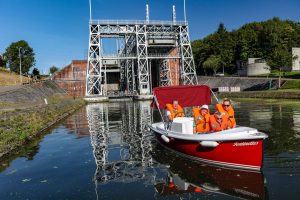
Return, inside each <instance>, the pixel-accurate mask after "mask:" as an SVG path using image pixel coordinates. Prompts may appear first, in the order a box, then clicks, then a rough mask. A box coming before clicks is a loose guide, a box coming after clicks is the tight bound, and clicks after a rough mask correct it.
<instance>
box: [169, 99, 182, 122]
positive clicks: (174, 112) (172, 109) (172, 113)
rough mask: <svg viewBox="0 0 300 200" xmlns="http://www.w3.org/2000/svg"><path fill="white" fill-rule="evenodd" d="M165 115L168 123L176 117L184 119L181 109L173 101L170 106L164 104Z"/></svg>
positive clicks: (175, 101) (176, 102)
mask: <svg viewBox="0 0 300 200" xmlns="http://www.w3.org/2000/svg"><path fill="white" fill-rule="evenodd" d="M166 109H167V111H166V115H167V117H168V119H169V121H170V122H172V121H173V119H174V118H176V117H184V112H183V109H182V107H181V106H180V105H179V103H178V100H173V102H172V104H166Z"/></svg>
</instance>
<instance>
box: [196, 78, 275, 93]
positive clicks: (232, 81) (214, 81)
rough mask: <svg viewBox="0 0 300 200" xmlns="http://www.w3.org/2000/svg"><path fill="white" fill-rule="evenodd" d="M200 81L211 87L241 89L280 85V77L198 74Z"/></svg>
mask: <svg viewBox="0 0 300 200" xmlns="http://www.w3.org/2000/svg"><path fill="white" fill-rule="evenodd" d="M198 82H199V84H200V85H208V86H209V87H211V88H219V87H229V88H230V87H240V89H241V91H253V90H265V89H270V88H277V86H278V79H272V78H248V77H209V76H198Z"/></svg>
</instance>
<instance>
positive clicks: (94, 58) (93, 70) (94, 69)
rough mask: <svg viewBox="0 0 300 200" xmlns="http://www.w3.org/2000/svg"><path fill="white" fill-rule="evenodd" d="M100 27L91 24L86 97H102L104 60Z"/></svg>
mask: <svg viewBox="0 0 300 200" xmlns="http://www.w3.org/2000/svg"><path fill="white" fill-rule="evenodd" d="M99 29H100V26H99V25H93V24H90V39H89V53H88V63H87V73H86V80H87V81H86V96H91V95H102V89H101V82H102V69H101V68H102V59H101V41H100V32H99Z"/></svg>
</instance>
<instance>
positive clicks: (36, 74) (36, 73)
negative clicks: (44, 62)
mask: <svg viewBox="0 0 300 200" xmlns="http://www.w3.org/2000/svg"><path fill="white" fill-rule="evenodd" d="M32 75H33V76H37V77H38V76H39V75H40V70H39V69H38V68H33V70H32Z"/></svg>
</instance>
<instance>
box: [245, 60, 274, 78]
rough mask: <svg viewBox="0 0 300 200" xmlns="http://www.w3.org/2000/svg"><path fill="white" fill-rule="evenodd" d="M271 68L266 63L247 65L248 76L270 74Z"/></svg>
mask: <svg viewBox="0 0 300 200" xmlns="http://www.w3.org/2000/svg"><path fill="white" fill-rule="evenodd" d="M270 72H271V71H270V67H269V66H268V65H267V64H266V63H253V64H248V65H247V76H255V75H261V74H269V73H270Z"/></svg>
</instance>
